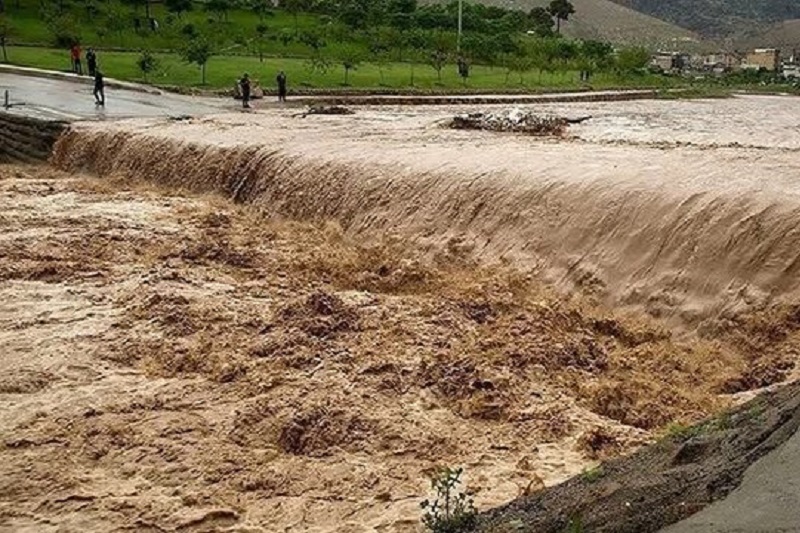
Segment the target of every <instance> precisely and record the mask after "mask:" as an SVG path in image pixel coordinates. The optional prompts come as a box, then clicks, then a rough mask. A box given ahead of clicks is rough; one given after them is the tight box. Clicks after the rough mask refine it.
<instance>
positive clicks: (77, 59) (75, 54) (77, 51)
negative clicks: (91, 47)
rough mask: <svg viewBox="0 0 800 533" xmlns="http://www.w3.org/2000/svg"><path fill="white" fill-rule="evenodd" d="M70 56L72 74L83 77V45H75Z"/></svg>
mask: <svg viewBox="0 0 800 533" xmlns="http://www.w3.org/2000/svg"><path fill="white" fill-rule="evenodd" d="M69 54H70V57H72V72H74V73H75V74H78V75H79V76H82V75H83V65H81V45H79V44H78V43H75V44H73V45H72V48H70V51H69Z"/></svg>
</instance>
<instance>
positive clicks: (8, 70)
mask: <svg viewBox="0 0 800 533" xmlns="http://www.w3.org/2000/svg"><path fill="white" fill-rule="evenodd" d="M3 73H5V74H18V75H20V76H30V77H33V78H47V79H52V80H61V81H68V82H72V83H80V84H83V85H91V84H92V78H90V77H89V76H78V75H77V74H73V73H71V72H59V71H57V70H44V69H39V68H32V67H21V66H18V65H8V64H2V63H0V74H3ZM105 85H106V87H109V88H111V89H125V90H127V91H136V92H140V93H146V94H155V95H161V94H164V91H162V90H160V89H156V88H155V87H149V86H147V85H141V84H139V83H131V82H127V81H121V80H115V79H113V78H105Z"/></svg>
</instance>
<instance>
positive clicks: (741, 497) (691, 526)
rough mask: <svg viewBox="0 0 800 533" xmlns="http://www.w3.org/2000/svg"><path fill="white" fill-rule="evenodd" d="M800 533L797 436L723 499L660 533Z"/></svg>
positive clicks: (751, 470)
mask: <svg viewBox="0 0 800 533" xmlns="http://www.w3.org/2000/svg"><path fill="white" fill-rule="evenodd" d="M798 531H800V433H797V434H795V435H794V436H793V437H792V438H791V439H789V441H788V442H786V443H785V444H784V445H783V446H781V447H780V448H778V449H777V450H775V451H773V452H772V453H770V454H768V455H766V456H765V457H763V458H761V460H759V461H757V462H756V463H754V464H753V465H752V466H751V467H750V468H749V469H748V470H747V472H746V473H745V476H744V480H743V481H742V484H741V485H740V486H739V488H737V489H736V490H734V491H733V492H732V493H731V494H729V495H728V497H727V498H725V499H724V500H721V501H719V502H717V503H715V504H713V505H711V506H710V507H707V508H706V509H705V510H703V511H700V512H699V513H697V514H696V515H694V516H692V517H691V518H689V519H687V520H684V521H683V522H680V523H678V524H675V525H674V526H671V527H668V528H666V529H664V530H662V533H734V532H735V533H777V532H784V533H788V532H794V533H796V532H798Z"/></svg>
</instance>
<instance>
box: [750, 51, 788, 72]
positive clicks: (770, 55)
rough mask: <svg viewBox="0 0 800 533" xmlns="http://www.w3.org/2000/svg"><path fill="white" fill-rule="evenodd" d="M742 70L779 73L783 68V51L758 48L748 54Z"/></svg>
mask: <svg viewBox="0 0 800 533" xmlns="http://www.w3.org/2000/svg"><path fill="white" fill-rule="evenodd" d="M742 68H743V69H751V70H766V71H769V72H778V71H779V70H780V68H781V51H780V50H778V49H777V48H757V49H755V50H753V51H752V52H749V53H748V54H747V57H746V58H745V60H744V62H743V63H742Z"/></svg>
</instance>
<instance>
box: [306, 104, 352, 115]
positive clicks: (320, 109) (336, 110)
mask: <svg viewBox="0 0 800 533" xmlns="http://www.w3.org/2000/svg"><path fill="white" fill-rule="evenodd" d="M355 114H356V112H355V111H353V110H352V109H350V108H349V107H344V106H341V105H330V106H327V105H312V106H310V107H309V108H308V110H306V111H305V112H304V113H302V114H300V115H299V116H300V117H302V118H306V117H307V116H308V115H355Z"/></svg>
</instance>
